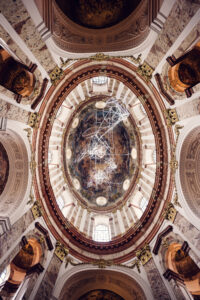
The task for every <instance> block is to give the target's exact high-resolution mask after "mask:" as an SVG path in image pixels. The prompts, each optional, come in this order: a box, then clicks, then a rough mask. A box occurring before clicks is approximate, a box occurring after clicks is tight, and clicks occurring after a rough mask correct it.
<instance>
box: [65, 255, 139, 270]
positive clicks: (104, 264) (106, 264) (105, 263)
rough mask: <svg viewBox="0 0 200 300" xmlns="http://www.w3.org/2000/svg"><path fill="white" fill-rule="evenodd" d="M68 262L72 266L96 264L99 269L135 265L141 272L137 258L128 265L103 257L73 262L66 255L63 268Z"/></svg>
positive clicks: (132, 267)
mask: <svg viewBox="0 0 200 300" xmlns="http://www.w3.org/2000/svg"><path fill="white" fill-rule="evenodd" d="M69 264H71V265H72V266H73V267H76V266H80V265H93V266H97V267H98V268H99V269H105V268H106V267H111V266H118V267H124V268H128V269H134V268H135V267H136V268H137V270H138V272H139V273H140V272H141V271H140V265H141V262H140V260H139V259H134V260H133V262H131V264H130V265H123V264H116V263H114V262H113V261H111V260H105V259H98V260H95V261H92V262H86V263H83V262H75V261H74V260H73V259H72V258H71V257H67V259H66V264H65V268H67V267H68V265H69Z"/></svg>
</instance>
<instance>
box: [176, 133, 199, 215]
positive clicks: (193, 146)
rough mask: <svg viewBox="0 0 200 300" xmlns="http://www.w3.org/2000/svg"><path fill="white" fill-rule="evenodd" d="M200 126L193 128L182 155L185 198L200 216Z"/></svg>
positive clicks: (181, 173)
mask: <svg viewBox="0 0 200 300" xmlns="http://www.w3.org/2000/svg"><path fill="white" fill-rule="evenodd" d="M199 159H200V127H196V128H195V129H193V130H192V131H191V132H190V133H189V134H188V136H187V137H186V139H185V141H184V142H183V145H182V149H181V157H180V180H181V185H182V190H183V194H184V196H185V199H186V201H187V203H188V205H189V206H190V208H191V209H192V211H193V212H194V213H195V214H196V215H197V216H200V184H199V182H200V171H199Z"/></svg>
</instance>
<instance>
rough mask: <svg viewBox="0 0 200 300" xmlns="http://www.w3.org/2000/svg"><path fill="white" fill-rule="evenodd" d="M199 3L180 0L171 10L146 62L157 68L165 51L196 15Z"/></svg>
mask: <svg viewBox="0 0 200 300" xmlns="http://www.w3.org/2000/svg"><path fill="white" fill-rule="evenodd" d="M198 8H199V4H197V3H194V2H193V1H185V0H178V1H177V2H176V3H175V4H174V6H173V7H172V10H171V12H170V15H169V17H168V18H167V20H166V22H165V24H164V26H163V29H162V31H161V33H160V34H159V36H158V38H157V39H156V41H155V43H154V45H153V47H152V48H151V50H150V53H149V55H148V58H147V59H146V62H147V63H148V64H149V65H150V66H151V67H152V68H154V69H155V68H156V67H157V65H158V64H159V62H160V60H161V59H162V58H163V56H164V55H165V53H166V52H167V51H168V50H169V48H170V47H171V46H172V45H173V43H174V42H175V40H176V39H177V37H178V36H179V35H180V33H181V32H182V31H183V29H184V28H185V26H186V25H187V24H188V22H189V21H190V19H191V18H192V17H193V16H194V14H195V13H196V11H197V9H198Z"/></svg>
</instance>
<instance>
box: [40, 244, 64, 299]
mask: <svg viewBox="0 0 200 300" xmlns="http://www.w3.org/2000/svg"><path fill="white" fill-rule="evenodd" d="M68 253H69V250H68V249H67V248H65V247H64V245H62V244H61V243H59V242H56V247H55V251H54V254H53V256H52V258H51V260H50V263H49V265H48V267H47V269H46V271H45V274H44V277H43V279H42V281H41V284H40V286H39V289H38V291H37V293H36V296H35V298H34V299H42V300H49V299H51V295H52V291H53V289H54V286H55V283H56V280H57V277H58V273H59V270H60V267H61V265H62V263H63V261H64V260H65V258H66V256H67V255H68Z"/></svg>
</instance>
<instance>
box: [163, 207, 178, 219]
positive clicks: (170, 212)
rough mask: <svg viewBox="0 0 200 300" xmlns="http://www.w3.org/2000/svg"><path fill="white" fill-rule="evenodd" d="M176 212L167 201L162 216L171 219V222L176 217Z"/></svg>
mask: <svg viewBox="0 0 200 300" xmlns="http://www.w3.org/2000/svg"><path fill="white" fill-rule="evenodd" d="M176 213H177V211H176V209H175V207H174V205H173V204H172V203H169V204H168V206H167V207H166V209H165V211H164V213H163V216H164V217H165V219H166V220H168V221H171V222H172V223H173V222H174V220H175V217H176Z"/></svg>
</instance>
